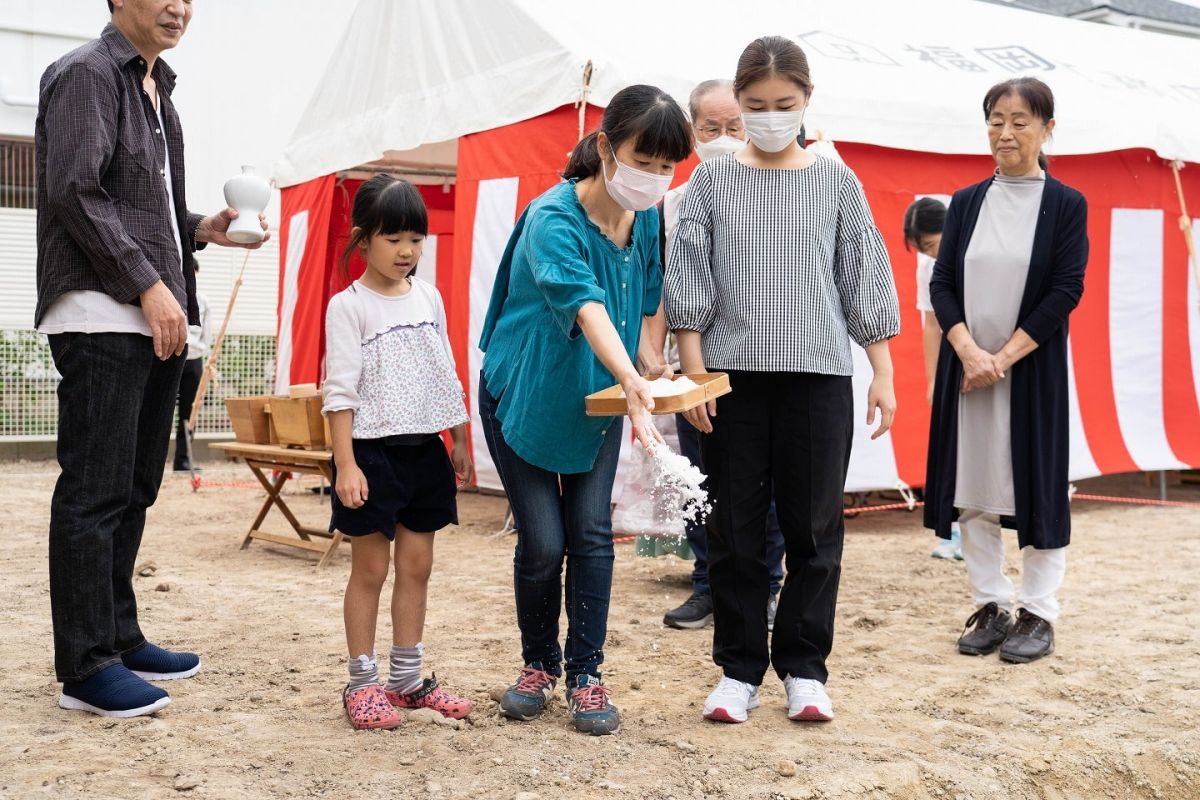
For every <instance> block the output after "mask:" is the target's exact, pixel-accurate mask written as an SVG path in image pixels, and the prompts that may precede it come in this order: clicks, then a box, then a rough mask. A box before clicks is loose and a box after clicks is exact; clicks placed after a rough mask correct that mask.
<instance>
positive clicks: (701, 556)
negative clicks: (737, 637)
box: [675, 414, 784, 594]
mask: <svg viewBox="0 0 1200 800" xmlns="http://www.w3.org/2000/svg"><path fill="white" fill-rule="evenodd" d="M675 431H676V432H677V433H678V434H679V452H680V453H681V454H682V455H683V456H684V458H686V459H687V460H688V461H691V462H692V463H693V464H695V465H696V466H697V467H699V468H700V470H702V471H703V470H704V457H703V456H702V455H701V454H700V437H701V435H702V434H701V433H700V431H698V430H696V428H695V427H693V425H692V423H690V422H688V421H687V419H686V418H685V417H684V416H683V414H676V415H675ZM773 494H774V493H772V495H773ZM687 540H688V547H690V548H691V549H692V555H693V556H694V557H695V559H696V562H695V565H694V566H693V567H692V591H693V592H696V593H698V594H711V593H712V587H710V586H709V583H708V541H707V536H706V534H705V532H704V523H703V522H690V523H688V526H687ZM783 554H784V546H783V531H782V530H780V528H779V518H778V517H777V516H776V515H775V498H774V496H772V497H771V508H770V510H769V511H768V512H767V567H768V568H769V569H770V570H771V575H770V577H771V587H770V588H771V594H778V593H779V589H780V587H781V586H783Z"/></svg>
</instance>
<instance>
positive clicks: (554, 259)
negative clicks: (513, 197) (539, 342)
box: [522, 207, 605, 339]
mask: <svg viewBox="0 0 1200 800" xmlns="http://www.w3.org/2000/svg"><path fill="white" fill-rule="evenodd" d="M522 238H523V244H524V246H525V248H526V253H525V255H526V259H527V261H528V263H529V266H530V270H531V271H532V273H533V281H534V283H535V284H536V285H537V287H538V290H539V291H540V292H541V293H542V296H543V297H544V298H545V299H546V305H547V306H549V308H550V313H551V316H552V317H553V318H554V321H555V323H557V324H558V327H559V328H560V329H561V330H562V332H563V333H564V334H566V336H567V338H570V339H574V338H576V337H577V336H579V334H580V333H581V331H580V328H579V325H578V324H577V323H576V317H578V316H579V309H580V308H582V307H583V306H584V305H586V304H587V303H600V304H601V305H603V304H604V300H605V294H604V290H603V289H601V288H600V284H599V283H598V282H597V280H596V274H595V272H593V271H592V268H591V266H590V265H589V264H588V261H587V247H586V244H585V241H584V236H583V231H582V230H581V229H580V227H579V221H578V220H577V219H575V218H573V217H572V216H571V215H570V214H568V213H566V212H565V211H563V210H561V209H558V208H553V207H544V208H540V209H538V213H536V214H534V215H532V216H531V217H530V219H529V221H528V223H527V227H526V230H525V234H524V236H523V237H522Z"/></svg>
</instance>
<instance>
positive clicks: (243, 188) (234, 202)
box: [225, 167, 271, 244]
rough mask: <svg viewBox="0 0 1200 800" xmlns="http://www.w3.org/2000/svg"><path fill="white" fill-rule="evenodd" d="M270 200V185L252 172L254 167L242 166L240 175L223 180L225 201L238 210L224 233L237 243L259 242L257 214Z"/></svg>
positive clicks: (259, 231) (261, 232) (260, 226)
mask: <svg viewBox="0 0 1200 800" xmlns="http://www.w3.org/2000/svg"><path fill="white" fill-rule="evenodd" d="M270 201H271V186H270V185H269V184H268V183H267V182H266V181H264V180H263V179H262V178H260V177H258V176H257V175H255V174H254V167H242V174H241V175H235V176H234V177H232V178H230V179H229V180H227V181H225V202H226V203H227V204H228V205H229V207H230V208H233V209H236V210H237V212H238V218H237V219H235V220H234V221H233V222H231V223H230V224H229V232H228V233H227V234H226V235H227V236H228V237H229V238H230V239H231V240H232V241H235V242H237V243H238V244H254V243H255V242H261V241H262V240H263V229H262V225H261V224H259V221H258V215H259V214H261V213H262V212H263V209H265V208H266V207H267V203H269V202H270Z"/></svg>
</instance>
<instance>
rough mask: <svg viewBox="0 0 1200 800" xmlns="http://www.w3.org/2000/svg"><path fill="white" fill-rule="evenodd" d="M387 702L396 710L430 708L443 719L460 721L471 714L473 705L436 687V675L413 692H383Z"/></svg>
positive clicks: (465, 699)
mask: <svg viewBox="0 0 1200 800" xmlns="http://www.w3.org/2000/svg"><path fill="white" fill-rule="evenodd" d="M383 693H384V695H385V696H386V697H387V699H388V702H389V703H391V704H392V705H394V706H395V707H396V708H432V709H433V710H434V711H436V712H438V713H439V714H441V715H442V716H443V717H449V718H450V719H462V718H463V717H465V716H467V715H468V714H470V713H471V709H472V708H473V707H474V704H473V703H472V702H471V701H470V700H468V699H467V698H465V697H458V696H457V695H453V694H450V693H449V692H447V691H446V690H445V689H443V688H442V687H441V686H439V685H438V682H437V675H436V674H435V675H434V676H433V677H432V678H426V679H425V680H424V681H423V682H422V683H421V688H420V689H417V690H416V691H415V692H409V693H408V694H401V693H400V692H389V691H387V690H386V689H385V690H384V692H383Z"/></svg>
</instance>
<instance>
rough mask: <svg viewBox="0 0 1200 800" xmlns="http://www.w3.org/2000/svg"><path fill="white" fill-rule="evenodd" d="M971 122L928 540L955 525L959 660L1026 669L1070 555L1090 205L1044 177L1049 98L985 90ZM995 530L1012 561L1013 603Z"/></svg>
mask: <svg viewBox="0 0 1200 800" xmlns="http://www.w3.org/2000/svg"><path fill="white" fill-rule="evenodd" d="M983 111H984V116H985V118H986V119H987V126H988V139H989V143H990V145H991V150H992V155H993V157H994V158H995V160H996V172H995V174H994V175H993V176H992V177H990V178H988V179H987V180H985V181H983V182H982V183H978V184H975V185H974V186H968V187H967V188H965V189H961V190H959V191H958V192H956V193H955V195H954V199H953V201H952V202H951V204H950V208H949V210H948V212H947V214H946V225H945V230H944V232H943V234H942V244H941V248H940V249H939V251H938V257H937V263H936V265H935V266H934V271H933V279H932V281H931V282H930V296H931V300H932V302H933V307H934V311H935V313H936V314H937V317H938V322H939V323H940V324H941V327H942V330H944V331H945V332H946V342H947V343H948V344H949V345H950V346H949V347H942V348H941V352H940V354H939V357H938V367H937V379H936V385H935V389H934V398H933V420H932V424H931V425H930V432H929V465H928V471H927V474H926V487H925V498H926V505H925V525H926V527H929V528H932V529H934V531H935V532H936V533H937V535H938V536H941V537H942V538H944V539H948V538H950V524H951V523H952V522H953V521H954V520H955V519H958V520H959V522H960V523H961V527H962V551H963V560H964V561H965V562H966V566H967V578H968V581H969V583H970V589H971V593H972V595H973V601H974V606H975V610H974V612H973V613H972V614H971V615H970V617H969V618H968V619H967V623H966V626H965V630H964V632H963V634H962V636H961V637H960V638H959V640H958V649H959V652H962V653H965V654H968V655H987V654H989V653H992V652H994V651H995V650H996V649H997V648H999V650H1000V658H1001V659H1003V660H1005V661H1009V662H1016V663H1025V662H1029V661H1034V660H1036V659H1038V658H1041V657H1042V656H1045V655H1048V654H1050V653H1052V652H1054V623H1055V622H1056V620H1057V618H1058V611H1059V606H1058V591H1059V588H1060V587H1061V585H1062V581H1063V577H1064V575H1065V574H1066V548H1067V545H1068V543H1069V542H1070V540H1071V516H1070V507H1069V498H1068V481H1067V468H1068V460H1069V453H1070V447H1069V442H1068V409H1067V402H1068V394H1067V393H1068V389H1067V375H1068V371H1067V319H1068V317H1069V315H1070V313H1071V311H1072V310H1073V309H1074V308H1075V306H1076V305H1077V304H1078V303H1079V298H1080V296H1081V295H1082V294H1083V273H1084V268H1085V266H1086V265H1087V258H1088V240H1087V201H1086V200H1085V199H1084V197H1083V195H1082V194H1080V193H1079V192H1078V191H1076V190H1074V189H1072V188H1070V187H1068V186H1065V185H1064V184H1062V183H1061V182H1059V181H1057V180H1055V179H1054V178H1053V177H1051V176H1050V175H1048V174H1046V160H1045V157H1044V156H1043V155H1042V153H1041V150H1042V146H1043V145H1044V144H1045V142H1046V140H1047V139H1048V138H1049V136H1050V133H1051V131H1052V130H1053V129H1054V95H1053V94H1052V93H1051V91H1050V88H1049V87H1048V86H1046V84H1044V83H1042V82H1041V81H1039V80H1037V79H1035V78H1018V79H1014V80H1010V81H1005V82H1004V83H1000V84H997V85H996V86H993V87H992V88H991V89H990V90H989V91H988V93H987V95H986V97H985V99H984V102H983ZM1002 528H1015V529H1016V531H1017V540H1018V542H1019V544H1020V547H1021V554H1022V562H1023V566H1022V576H1021V587H1020V591H1019V592H1018V593H1017V595H1016V598H1015V601H1016V602H1015V603H1014V592H1013V584H1012V582H1011V581H1010V580H1009V579H1008V577H1007V576H1006V575H1005V574H1004V543H1003V540H1002V538H1001V529H1002ZM1018 608H1019V611H1018V610H1017V609H1018ZM1014 611H1015V612H1016V613H1015V614H1014Z"/></svg>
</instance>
